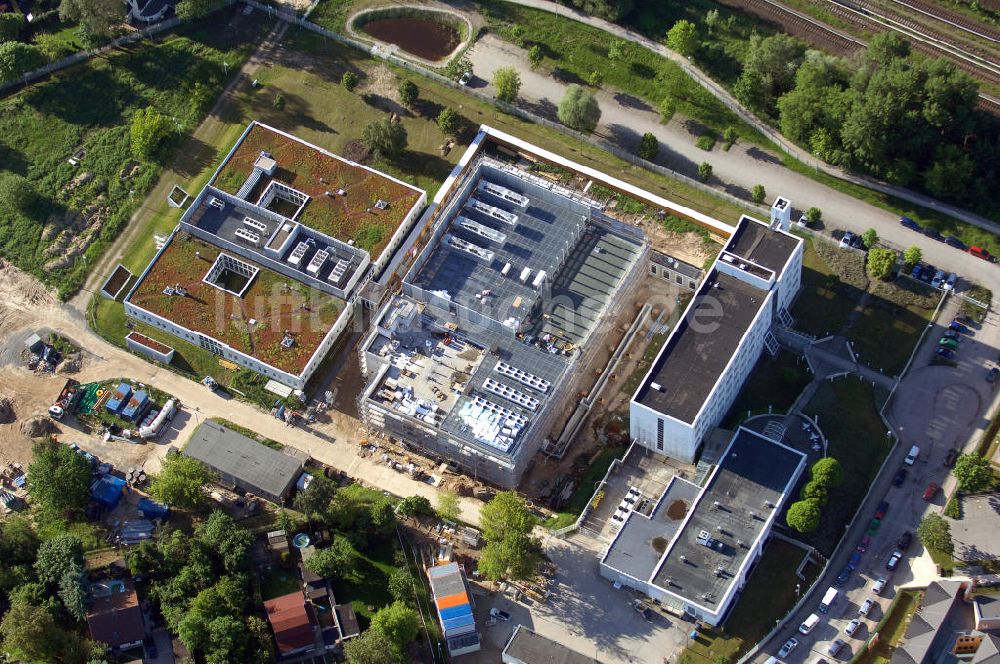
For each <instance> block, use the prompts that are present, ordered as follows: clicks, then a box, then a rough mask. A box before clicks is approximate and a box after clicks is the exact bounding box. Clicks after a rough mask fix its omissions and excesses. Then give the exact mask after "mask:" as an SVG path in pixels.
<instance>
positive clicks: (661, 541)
mask: <svg viewBox="0 0 1000 664" xmlns="http://www.w3.org/2000/svg"><path fill="white" fill-rule="evenodd" d="M650 545H651V546H652V547H653V551H656V552H657V553H663V552H664V551H666V550H667V540H666V539H665V538H663V537H654V538H653V540H652V541H651V542H650Z"/></svg>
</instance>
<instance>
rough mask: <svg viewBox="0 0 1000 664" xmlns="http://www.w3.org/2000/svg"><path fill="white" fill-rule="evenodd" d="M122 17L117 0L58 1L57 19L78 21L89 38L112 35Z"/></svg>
mask: <svg viewBox="0 0 1000 664" xmlns="http://www.w3.org/2000/svg"><path fill="white" fill-rule="evenodd" d="M178 11H180V8H178ZM124 18H125V11H124V10H123V9H122V4H121V2H119V0H62V2H60V3H59V20H60V21H62V22H63V23H71V22H79V24H80V28H81V29H82V30H83V32H84V34H85V35H86V36H87V37H89V38H90V39H91V40H104V39H108V38H110V37H113V36H114V35H115V34H116V33H118V32H120V30H121V28H122V23H123V21H124Z"/></svg>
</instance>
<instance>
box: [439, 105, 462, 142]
mask: <svg viewBox="0 0 1000 664" xmlns="http://www.w3.org/2000/svg"><path fill="white" fill-rule="evenodd" d="M460 120H461V118H460V117H459V115H458V113H456V112H455V111H454V109H451V108H443V109H441V112H440V113H438V116H437V126H438V129H440V130H441V133H442V134H444V135H445V136H451V135H453V134H454V133H455V132H456V131H457V130H458V124H459V122H460Z"/></svg>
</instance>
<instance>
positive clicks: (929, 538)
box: [917, 512, 955, 555]
mask: <svg viewBox="0 0 1000 664" xmlns="http://www.w3.org/2000/svg"><path fill="white" fill-rule="evenodd" d="M917 537H919V538H920V543H921V544H923V545H924V546H925V547H926V548H927V549H930V550H932V551H937V552H939V553H947V554H949V555H951V553H952V552H953V551H954V550H955V543H954V542H953V541H952V539H951V526H950V525H949V524H948V522H947V521H946V520H945V518H944V517H943V516H941V515H940V514H935V513H933V512H932V513H931V514H928V515H927V516H925V517H924V518H923V520H922V521H921V522H920V525H919V526H917Z"/></svg>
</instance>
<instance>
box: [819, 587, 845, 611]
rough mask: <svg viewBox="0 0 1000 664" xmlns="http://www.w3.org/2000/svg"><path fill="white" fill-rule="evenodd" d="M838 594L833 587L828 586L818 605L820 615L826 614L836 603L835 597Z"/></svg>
mask: <svg viewBox="0 0 1000 664" xmlns="http://www.w3.org/2000/svg"><path fill="white" fill-rule="evenodd" d="M839 594H840V593H839V592H838V591H837V589H836V588H834V587H833V586H830V587H829V588H827V590H826V594H825V595H823V599H822V600H820V603H819V612H820V613H826V612H827V611H829V610H830V606H832V605H833V603H834V602H836V601H837V595H839Z"/></svg>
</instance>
